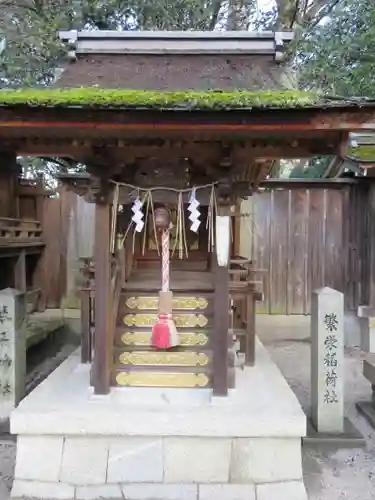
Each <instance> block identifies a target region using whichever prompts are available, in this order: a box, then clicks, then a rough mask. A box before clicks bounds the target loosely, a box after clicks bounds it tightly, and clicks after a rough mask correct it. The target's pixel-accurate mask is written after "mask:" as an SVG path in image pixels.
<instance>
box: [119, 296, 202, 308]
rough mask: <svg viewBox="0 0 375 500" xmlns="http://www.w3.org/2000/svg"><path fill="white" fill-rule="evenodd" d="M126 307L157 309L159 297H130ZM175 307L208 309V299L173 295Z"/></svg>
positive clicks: (173, 305)
mask: <svg viewBox="0 0 375 500" xmlns="http://www.w3.org/2000/svg"><path fill="white" fill-rule="evenodd" d="M126 307H129V309H138V310H139V311H147V310H157V309H158V298H157V297H145V296H139V297H129V298H128V299H127V300H126ZM172 307H173V309H186V310H190V311H194V310H196V309H202V310H204V309H207V307H208V301H207V300H206V299H205V298H204V297H173V300H172Z"/></svg>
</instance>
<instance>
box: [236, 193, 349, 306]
mask: <svg viewBox="0 0 375 500" xmlns="http://www.w3.org/2000/svg"><path fill="white" fill-rule="evenodd" d="M287 186H288V184H285V185H284V186H281V187H275V188H271V189H265V190H264V191H262V192H260V193H257V194H255V195H254V196H253V197H252V198H250V199H249V200H247V201H245V202H244V203H243V206H242V211H243V212H247V213H248V214H249V216H248V217H244V218H243V219H242V221H241V249H240V251H241V254H242V255H244V256H247V257H250V258H252V259H253V260H254V261H255V263H256V267H258V268H263V269H266V270H267V271H266V272H265V273H263V277H262V280H263V293H264V302H263V303H261V304H259V306H258V310H259V312H261V313H268V314H309V313H310V297H311V292H312V290H314V289H316V288H320V287H323V286H330V287H333V288H336V289H337V290H340V291H345V285H346V281H345V280H346V276H345V274H344V269H345V266H346V259H347V249H346V245H345V244H344V241H343V236H344V231H343V217H344V213H345V200H346V196H347V189H348V187H347V186H345V185H343V187H342V189H337V186H335V188H333V189H332V188H328V187H324V188H321V187H311V188H310V187H301V186H300V185H298V184H297V185H293V186H291V185H290V184H289V186H290V187H287Z"/></svg>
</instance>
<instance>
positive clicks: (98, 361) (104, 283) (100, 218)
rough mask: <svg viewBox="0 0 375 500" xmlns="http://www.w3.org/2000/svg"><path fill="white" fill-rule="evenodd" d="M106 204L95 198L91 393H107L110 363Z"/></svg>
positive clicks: (111, 320) (110, 328)
mask: <svg viewBox="0 0 375 500" xmlns="http://www.w3.org/2000/svg"><path fill="white" fill-rule="evenodd" d="M110 212H111V211H110V204H109V203H108V202H107V200H105V201H104V200H103V201H102V200H98V201H97V202H96V209H95V250H94V266H95V331H94V359H93V365H92V370H93V373H92V382H93V386H94V390H95V394H108V392H109V390H110V369H111V363H112V359H111V356H112V336H113V318H112V311H111V306H110V304H111V252H110V229H111V225H110Z"/></svg>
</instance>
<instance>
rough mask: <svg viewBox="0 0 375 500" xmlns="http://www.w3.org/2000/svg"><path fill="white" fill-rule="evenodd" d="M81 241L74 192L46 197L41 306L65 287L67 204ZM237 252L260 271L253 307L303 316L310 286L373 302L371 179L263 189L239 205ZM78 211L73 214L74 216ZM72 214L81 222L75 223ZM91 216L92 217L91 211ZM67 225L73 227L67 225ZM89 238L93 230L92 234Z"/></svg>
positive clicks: (353, 301)
mask: <svg viewBox="0 0 375 500" xmlns="http://www.w3.org/2000/svg"><path fill="white" fill-rule="evenodd" d="M73 207H75V213H76V217H75V219H76V224H78V226H77V228H76V229H77V230H76V231H73V232H75V233H76V234H78V235H79V236H80V238H81V239H82V238H83V239H82V241H81V243H80V242H78V243H79V245H78V246H77V248H79V249H80V250H79V252H80V253H82V252H83V250H82V248H81V247H86V246H87V241H88V240H90V241H91V239H92V238H91V237H89V232H90V233H91V229H90V231H89V232H88V231H86V230H84V228H86V229H87V230H88V228H89V226H90V224H87V217H88V214H87V213H86V211H85V210H78V209H77V207H79V203H77V195H75V194H74V193H71V192H68V191H65V190H62V191H61V192H60V197H59V198H46V199H45V206H44V235H45V240H46V243H47V248H46V251H45V255H44V257H43V269H44V271H43V273H44V275H43V276H44V277H43V279H44V283H45V285H44V289H45V294H46V298H47V307H59V305H60V303H61V299H62V298H63V297H64V295H65V293H66V291H67V253H69V252H68V241H69V227H70V224H71V223H72V216H71V214H72V208H73ZM242 211H245V212H250V217H248V218H243V219H242V220H241V238H240V239H241V241H240V253H241V254H242V255H244V256H248V257H251V258H252V259H253V260H254V261H255V263H256V267H257V268H263V269H266V270H267V272H266V273H264V275H263V278H261V279H262V281H263V292H264V296H265V300H264V302H263V303H262V304H260V305H259V312H261V313H268V314H309V313H310V296H311V292H312V290H314V289H316V288H319V287H323V286H331V287H333V288H336V289H338V290H341V291H343V292H344V293H345V301H346V307H347V309H353V310H355V309H356V308H357V307H358V305H369V304H372V305H373V306H374V307H375V265H374V264H372V261H371V255H372V254H373V252H375V183H374V184H373V185H372V184H371V182H370V181H366V182H363V183H357V184H350V183H348V184H345V183H342V185H334V186H332V187H327V186H325V187H324V188H323V187H319V186H318V185H314V186H313V187H309V186H306V185H302V186H301V185H293V186H292V185H291V183H289V184H287V183H285V184H284V185H283V186H282V187H281V188H280V187H277V188H276V187H275V188H267V189H265V190H264V191H262V192H259V193H257V194H255V195H254V196H252V197H251V198H249V199H248V200H247V201H246V202H244V203H243V206H242ZM77 215H79V217H77ZM78 218H80V219H81V220H80V221H79V220H78ZM90 218H91V215H90ZM71 229H72V228H71ZM91 236H92V235H91Z"/></svg>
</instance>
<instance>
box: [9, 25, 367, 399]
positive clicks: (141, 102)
mask: <svg viewBox="0 0 375 500" xmlns="http://www.w3.org/2000/svg"><path fill="white" fill-rule="evenodd" d="M61 38H62V39H63V40H64V41H65V42H67V46H68V47H69V58H70V61H69V63H68V64H67V67H66V68H65V70H64V71H63V72H62V75H61V77H60V78H59V80H58V81H57V82H56V85H55V88H53V89H46V90H28V91H20V92H2V93H0V123H1V127H0V141H1V144H2V149H3V151H4V152H7V154H9V152H10V153H12V154H15V153H17V154H29V155H49V156H60V157H69V158H73V159H74V160H76V161H77V162H80V163H84V164H85V165H86V167H87V171H86V173H84V174H69V175H64V176H60V179H61V181H62V182H64V183H65V184H67V185H68V186H70V188H71V189H73V190H74V191H76V192H77V193H79V194H80V195H82V196H85V198H86V199H87V200H89V201H91V202H93V203H95V204H96V240H95V258H94V264H93V266H92V267H91V268H89V270H88V271H89V274H91V278H93V280H91V285H92V286H88V287H87V289H86V290H85V291H83V299H82V324H83V330H84V332H83V333H84V335H83V345H82V353H83V361H85V362H90V363H92V371H91V383H92V385H93V387H94V389H95V392H96V393H97V394H106V393H108V392H109V391H110V387H111V386H116V385H117V386H136V387H198V388H199V387H212V388H213V392H214V394H216V395H226V394H227V391H228V388H230V387H234V385H235V380H234V378H235V377H234V374H235V369H234V365H235V356H236V354H235V353H234V349H233V345H232V344H233V336H238V338H239V339H241V344H242V350H243V352H244V353H245V363H246V364H248V365H251V364H253V363H254V334H255V325H254V317H255V314H254V302H255V301H256V300H259V299H260V298H261V289H260V288H259V287H258V284H259V275H258V276H257V272H256V271H257V269H256V263H252V262H249V261H247V260H246V259H243V258H241V256H239V255H238V248H239V238H240V233H239V224H238V221H239V217H240V216H241V213H240V208H239V207H240V201H241V199H243V198H245V197H248V196H251V194H252V193H253V192H254V191H255V190H256V189H257V187H258V186H259V183H260V182H261V181H262V180H263V179H265V178H266V177H267V175H268V174H269V172H270V169H271V166H272V163H273V160H274V159H277V158H288V157H289V158H305V157H309V156H315V155H335V154H339V153H340V152H342V151H343V150H344V149H345V148H346V147H347V141H348V135H349V132H350V131H352V130H364V129H370V128H372V127H373V124H374V119H375V107H374V106H373V104H371V103H366V102H363V101H358V100H351V101H348V102H346V101H343V100H339V101H335V100H332V99H323V98H322V97H321V96H319V95H315V94H308V93H304V92H298V91H295V90H293V88H292V87H293V84H294V82H293V81H292V80H293V79H292V78H290V74H291V71H290V69H289V68H288V66H287V65H286V63H285V61H284V57H283V54H284V49H285V45H286V44H287V43H288V42H289V41H290V40H291V39H292V35H291V33H269V32H266V33H261V34H259V33H255V34H254V33H248V32H246V33H241V32H235V33H231V32H227V33H200V32H189V33H179V32H173V33H169V32H167V33H163V32H124V33H118V32H101V31H95V32H63V33H61ZM288 75H289V76H288ZM213 89H214V90H213ZM194 199H196V200H197V201H198V202H199V207H198V211H199V214H198V216H197V215H196V216H195V219H194V217H193V219H192V218H191V217H190V213H191V210H190V211H189V208H191V206H190V205H191V203H192V200H194ZM136 200H139V202H140V204H141V208H140V209H139V208H138V209H134V207H135V205H136ZM160 206H168V209H169V210H170V213H171V218H172V226H171V227H170V234H169V246H170V267H171V275H170V289H171V291H172V292H173V304H172V307H173V311H172V316H173V320H174V322H175V324H176V327H177V330H178V332H179V335H180V341H179V346H177V347H173V348H172V349H168V350H156V349H154V348H153V346H152V345H151V331H152V327H153V325H154V323H155V321H156V319H157V309H158V292H159V290H160V287H161V270H160V241H159V240H158V235H157V231H156V229H155V224H154V222H155V217H154V213H155V210H156V209H157V207H160ZM135 211H137V213H138V216H139V217H140V219H139V220H141V221H142V223H141V224H139V225H138V223H137V221H136V220H135V219H134V214H135ZM197 218H198V219H199V221H200V224H198V225H199V228H198V230H196V231H194V230H191V229H192V228H191V225H192V224H193V223H194V221H196V220H197ZM138 222H139V221H138ZM138 229H139V231H138ZM258 271H263V272H264V271H267V270H258ZM89 284H90V282H88V285H89ZM231 301H232V302H231ZM231 303H232V304H234V305H235V307H234V310H233V308H231V307H230V304H231ZM90 331H92V332H93V336H92V337H91V334H90ZM91 339H92V341H91ZM255 362H256V360H255Z"/></svg>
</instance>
